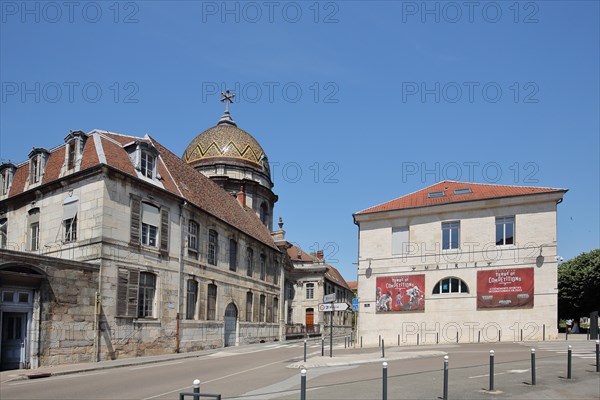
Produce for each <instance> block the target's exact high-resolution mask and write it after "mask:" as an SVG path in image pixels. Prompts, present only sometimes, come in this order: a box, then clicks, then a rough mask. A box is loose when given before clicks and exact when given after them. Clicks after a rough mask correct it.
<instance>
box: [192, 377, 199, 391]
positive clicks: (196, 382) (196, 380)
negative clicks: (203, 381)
mask: <svg viewBox="0 0 600 400" xmlns="http://www.w3.org/2000/svg"><path fill="white" fill-rule="evenodd" d="M193 384H194V393H198V394H200V379H194V382H193Z"/></svg>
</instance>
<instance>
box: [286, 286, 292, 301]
mask: <svg viewBox="0 0 600 400" xmlns="http://www.w3.org/2000/svg"><path fill="white" fill-rule="evenodd" d="M285 299H286V300H293V299H294V284H293V283H291V282H285Z"/></svg>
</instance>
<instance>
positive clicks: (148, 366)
mask: <svg viewBox="0 0 600 400" xmlns="http://www.w3.org/2000/svg"><path fill="white" fill-rule="evenodd" d="M181 363H183V361H175V362H170V363H155V364H150V365H145V366H143V367H135V368H129V370H130V371H135V370H138V369H146V368H156V367H163V366H165V365H175V364H181Z"/></svg>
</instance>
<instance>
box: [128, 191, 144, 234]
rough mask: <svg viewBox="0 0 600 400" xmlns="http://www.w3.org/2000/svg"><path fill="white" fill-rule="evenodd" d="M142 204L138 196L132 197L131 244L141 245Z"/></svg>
mask: <svg viewBox="0 0 600 400" xmlns="http://www.w3.org/2000/svg"><path fill="white" fill-rule="evenodd" d="M141 209H142V202H141V200H140V198H139V197H138V196H131V225H130V241H131V244H135V245H138V244H140V217H141V215H140V214H141Z"/></svg>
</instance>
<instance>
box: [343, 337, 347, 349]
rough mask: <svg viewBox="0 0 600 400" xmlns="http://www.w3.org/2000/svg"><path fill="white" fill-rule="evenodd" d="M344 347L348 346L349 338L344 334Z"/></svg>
mask: <svg viewBox="0 0 600 400" xmlns="http://www.w3.org/2000/svg"><path fill="white" fill-rule="evenodd" d="M344 348H345V349H346V348H348V338H347V337H346V336H344Z"/></svg>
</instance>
